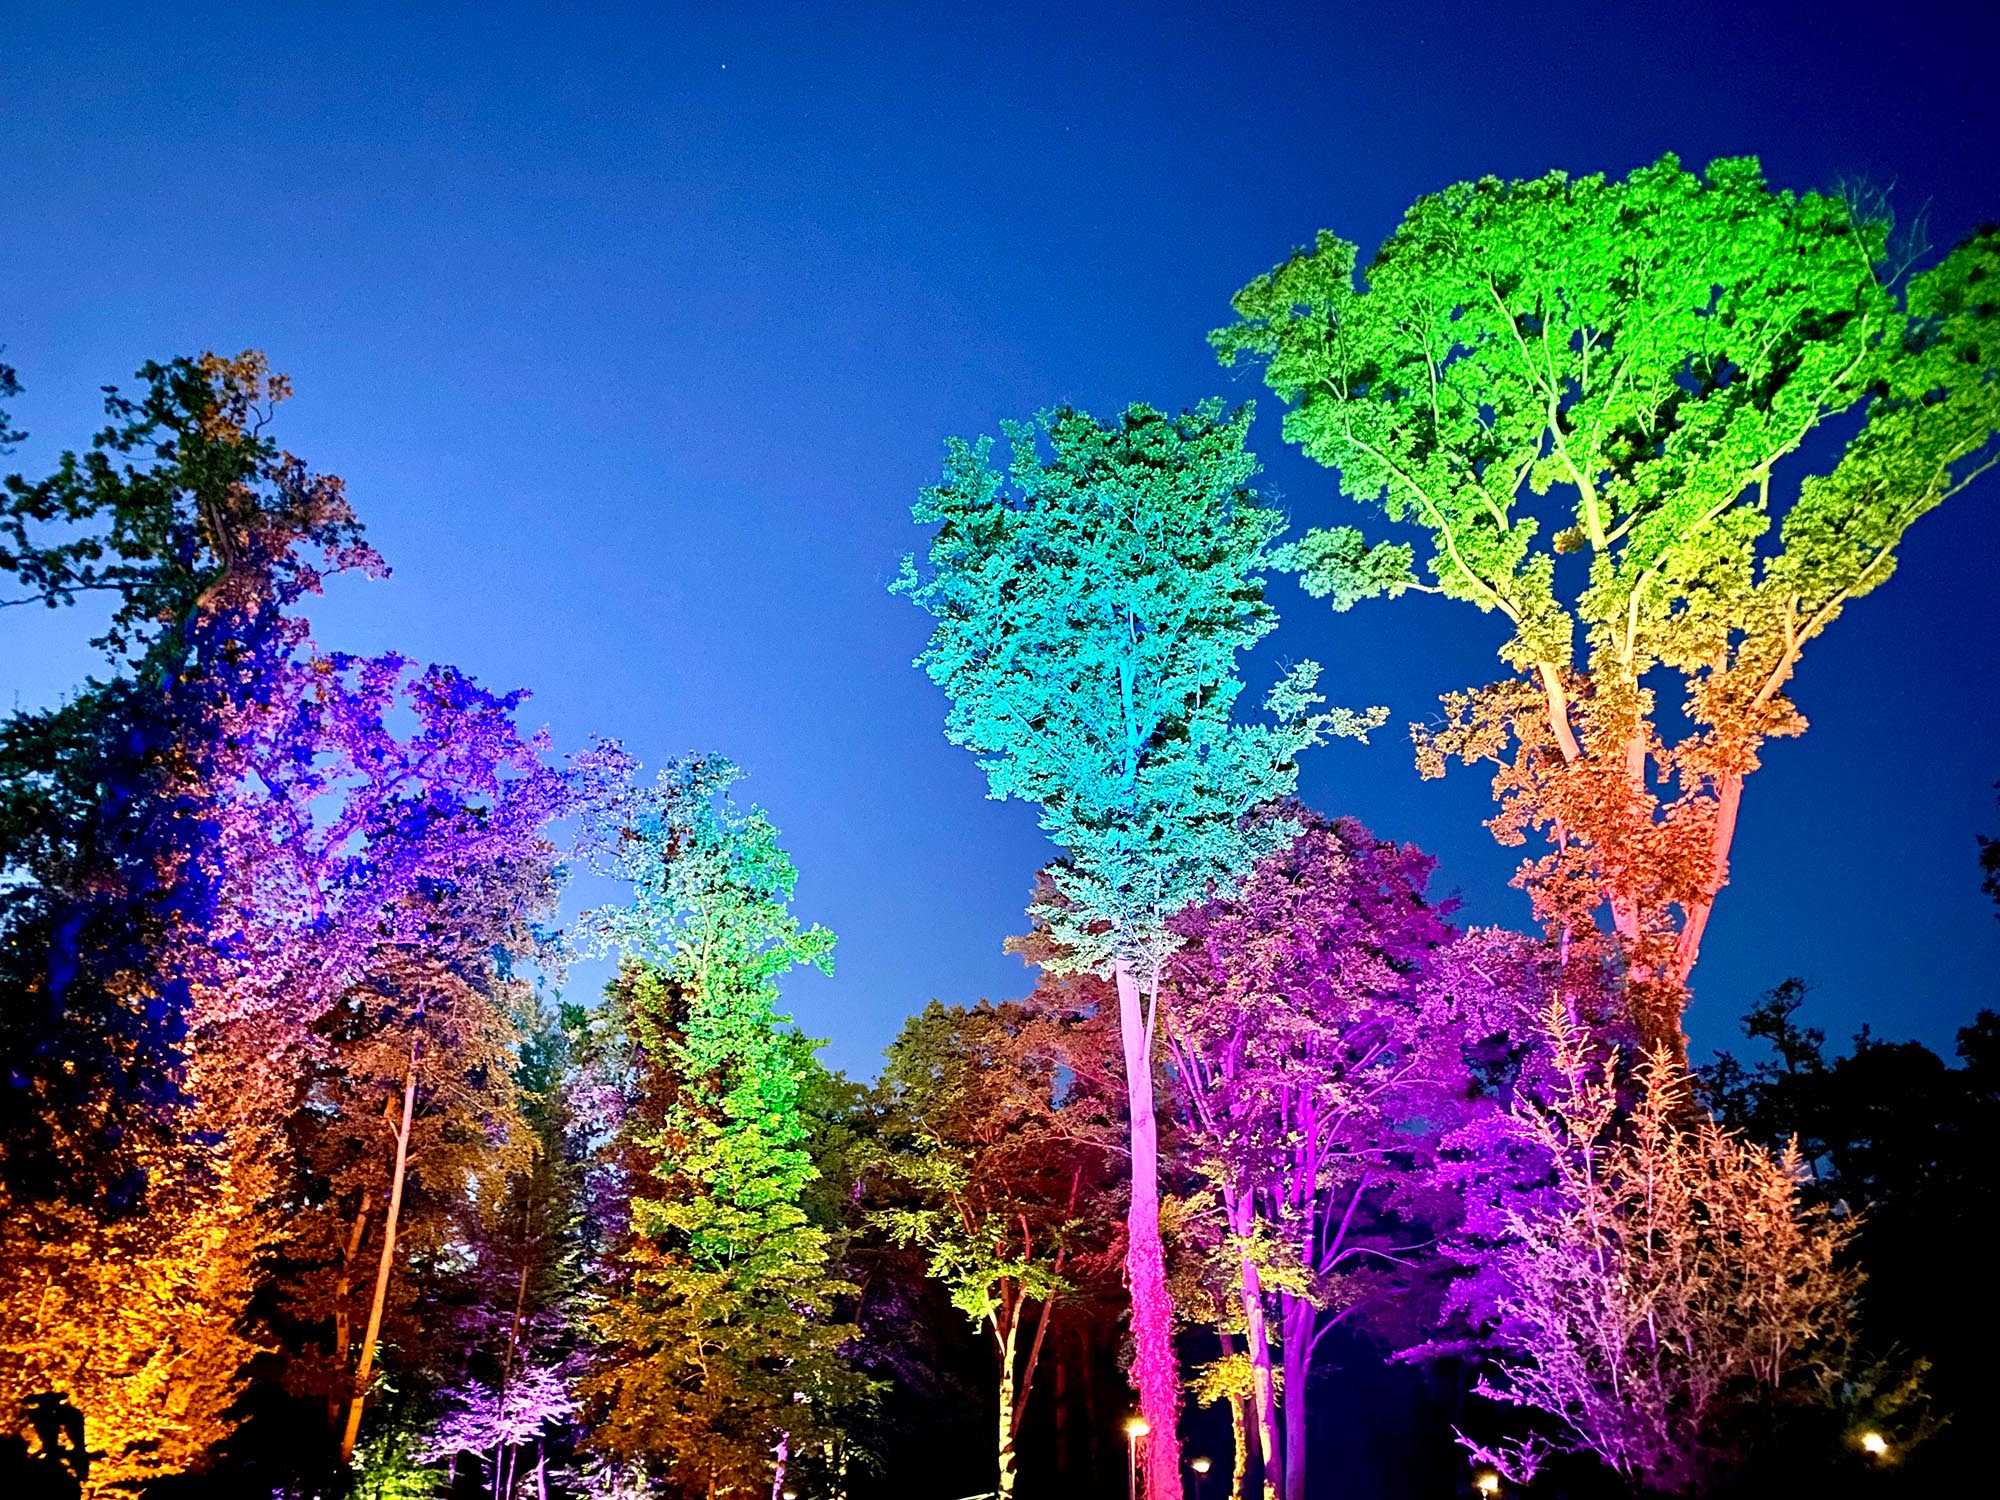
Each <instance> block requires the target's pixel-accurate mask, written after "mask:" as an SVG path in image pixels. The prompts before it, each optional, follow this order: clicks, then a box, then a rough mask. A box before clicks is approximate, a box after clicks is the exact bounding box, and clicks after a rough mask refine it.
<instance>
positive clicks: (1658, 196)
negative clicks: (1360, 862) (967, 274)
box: [1212, 157, 2000, 1058]
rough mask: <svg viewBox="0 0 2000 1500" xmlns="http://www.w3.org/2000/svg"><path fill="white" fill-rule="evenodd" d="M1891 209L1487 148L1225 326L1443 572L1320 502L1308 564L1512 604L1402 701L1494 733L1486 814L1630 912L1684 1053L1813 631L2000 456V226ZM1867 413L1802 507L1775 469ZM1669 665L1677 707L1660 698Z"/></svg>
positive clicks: (1554, 914)
mask: <svg viewBox="0 0 2000 1500" xmlns="http://www.w3.org/2000/svg"><path fill="white" fill-rule="evenodd" d="M1888 238H1889V228H1888V225H1887V224H1886V223H1885V222H1884V221H1883V219H1882V218H1881V217H1880V216H1879V215H1875V214H1870V213H1868V212H1865V211H1863V210H1862V209H1861V208H1859V207H1857V205H1856V204H1855V203H1853V202H1850V201H1849V200H1846V199H1843V198H1839V197H1830V196H1826V195H1821V194H1815V193H1807V194H1803V195H1798V196H1794V195H1792V194H1789V193H1773V192H1771V191H1770V190H1769V189H1768V188H1766V186H1765V185H1764V182H1763V179H1762V176H1761V174H1760V171H1759V168H1758V166H1757V163H1756V162H1755V161H1753V160H1750V159H1747V158H1746V159H1735V160H1724V161H1718V162H1715V163H1713V164H1712V165H1711V166H1710V167H1709V168H1708V169H1707V171H1706V173H1704V174H1702V175H1699V176H1697V175H1695V174H1692V173H1689V172H1685V171H1683V170H1682V169H1681V168H1680V166H1679V164H1678V163H1677V162H1676V161H1675V159H1674V158H1672V157H1665V158H1663V159H1662V160H1661V161H1659V162H1658V163H1656V164H1655V165H1653V166H1651V167H1647V168H1645V169H1643V170H1641V171H1638V172H1635V173H1633V174H1632V176H1631V177H1630V178H1629V179H1627V180H1625V181H1623V182H1610V181H1607V180H1606V179H1604V178H1603V177H1582V178H1574V179H1572V178H1569V177H1566V176H1564V175H1563V174H1561V173H1554V174H1551V175H1549V176H1547V177H1543V178H1539V179H1536V180H1534V181H1529V182H1512V183H1507V182H1500V181H1498V180H1495V179H1492V178H1487V179H1483V180H1481V181H1479V182H1476V183H1463V184H1460V185H1458V186H1456V187H1453V188H1450V189H1447V190H1446V191H1445V192H1443V193H1440V194H1436V195H1434V196H1431V197H1427V198H1424V199H1421V200H1420V201H1419V202H1418V203H1417V204H1416V205H1415V206H1414V207H1412V208H1411V209H1410V211H1409V213H1408V214H1407V215H1406V216H1405V218H1404V220H1403V223H1402V225H1401V227H1400V228H1399V229H1398V230H1397V231H1396V233H1395V234H1394V235H1393V236H1391V238H1390V239H1389V240H1388V242H1387V243H1386V244H1384V246H1383V247H1382V249H1381V250H1380V251H1379V252H1378V253H1377V255H1376V257H1375V259H1374V260H1373V261H1372V262H1371V263H1370V265H1369V266H1368V269H1367V273H1366V279H1365V284H1364V285H1357V284H1356V280H1355V270H1356V252H1355V247H1354V246H1353V245H1351V244H1348V243H1346V242H1344V241H1342V240H1339V239H1337V238H1335V237H1334V236H1332V235H1330V234H1326V233H1322V234H1321V235H1320V236H1319V238H1318V240H1317V242H1316V244H1315V245H1314V247H1313V248H1312V249H1311V250H1309V251H1301V252H1298V253H1296V254H1294V255H1293V256H1292V258H1291V259H1290V260H1288V261H1287V262H1286V263H1285V264H1283V265H1282V266H1280V267H1278V268H1277V269H1276V270H1275V271H1273V272H1271V273H1270V274H1269V275H1266V276H1261V277H1259V278H1258V279H1257V280H1255V281H1253V282H1252V283H1250V285H1248V286H1247V287H1245V288H1244V289H1243V290H1242V291H1241V292H1239V293H1238V294H1237V295H1236V298H1235V301H1234V306H1235V309H1236V312H1237V314H1238V318H1239V321H1238V322H1236V323H1235V324H1233V325H1232V326H1230V327H1227V328H1224V329H1221V330H1218V331H1217V332H1216V333H1215V334H1214V335H1213V336H1212V337H1213V340H1214V343H1215V345H1216V348H1217V350H1218V351H1219V353H1220V354H1221V357H1222V359H1223V360H1224V362H1225V363H1228V362H1232V361H1234V360H1235V359H1236V358H1238V357H1240V356H1244V355H1250V356H1254V357H1257V358H1259V359H1261V360H1263V361H1264V362H1265V380H1266V382H1267V383H1268V384H1269V385H1270V386H1271V387H1272V389H1274V390H1275V391H1277V392H1278V393H1279V394H1280V395H1281V396H1282V397H1283V398H1284V399H1285V400H1286V401H1287V402H1288V403H1289V404H1290V405H1291V407H1292V409H1291V411H1289V412H1288V413H1287V416H1286V419H1285V430H1286V434H1287V436H1288V437H1290V438H1291V439H1292V440H1293V441H1295V442H1297V443H1298V444H1299V445H1300V446H1301V447H1302V448H1303V449H1304V450H1305V452H1306V453H1307V454H1308V455H1309V456H1311V457H1312V458H1314V459H1316V460H1318V461H1319V462H1321V463H1323V464H1326V465H1329V466H1331V467H1334V468H1337V469H1338V470H1339V472H1340V485H1341V488H1342V490H1343V491H1344V492H1345V493H1346V494H1347V495H1348V496H1349V497H1350V498H1351V499H1353V500H1356V501H1358V502H1360V503H1362V504H1363V505H1366V506H1369V507H1371V508H1378V509H1379V510H1380V511H1381V513H1382V514H1383V515H1384V516H1386V517H1387V519H1389V520H1390V521H1393V522H1407V523H1409V524H1411V525H1413V526H1414V527H1415V528H1417V529H1418V530H1419V531H1420V532H1421V533H1423V535H1424V536H1425V537H1426V539H1427V554H1428V555H1427V557H1426V559H1425V562H1426V570H1427V573H1428V577H1429V581H1424V580H1423V579H1420V578H1419V576H1418V574H1417V571H1416V568H1415V547H1414V546H1413V545H1412V544H1410V543H1407V542H1380V543H1375V544H1370V543H1369V542H1368V541H1366V540H1365V539H1364V537H1363V535H1362V533H1361V532H1360V531H1358V530H1356V529H1354V528H1352V527H1334V528H1330V529H1325V530H1319V531H1314V532H1312V533H1310V534H1309V535H1308V536H1307V537H1306V538H1305V539H1304V540H1303V541H1302V542H1300V543H1299V544H1297V545H1296V546H1295V547H1293V548H1292V549H1290V550H1289V551H1288V553H1287V554H1286V555H1285V561H1287V562H1288V563H1289V564H1290V565H1291V566H1293V567H1295V568H1297V569H1298V570H1299V571H1300V572H1301V574H1302V576H1303V580H1304V583H1305V586H1306V587H1307V589H1308V590H1310V591H1311V592H1313V593H1316V594H1321V595H1327V596H1330V597H1331V599H1332V602H1333V605H1334V607H1335V608H1336V609H1346V608H1348V607H1350V606H1351V605H1352V604H1354V603H1355V602H1357V601H1358V600H1361V599H1365V598H1369V597H1373V596H1377V595H1385V594H1386V595H1388V596H1390V597H1394V596H1396V595H1398V594H1401V593H1404V592H1407V591H1410V590H1417V591H1423V592H1432V593H1440V594H1444V595H1446V596H1447V597H1450V598H1454V599H1460V600H1464V601H1466V602H1468V603H1471V604H1474V605H1476V606H1477V607H1478V608H1479V609H1481V610H1483V611H1488V612H1494V613H1497V614H1499V615H1500V616H1501V617H1502V618H1503V619H1504V620H1505V621H1506V622H1507V624H1508V626H1509V628H1510V631H1511V634H1510V636H1509V638H1508V640H1507V643H1506V644H1505V645H1504V646H1503V647H1502V649H1501V658H1502V660H1503V661H1504V662H1505V663H1506V665H1507V667H1508V669H1509V675H1508V676H1506V677H1504V678H1503V679H1501V680H1500V681H1498V682H1495V683H1493V684H1490V685H1488V686H1485V687H1479V688H1473V689H1470V690H1467V691H1465V692H1460V693H1453V694H1450V695H1448V696H1447V697H1446V699H1445V714H1444V719H1443V722H1442V723H1441V724H1436V725H1432V726H1428V727H1424V726H1419V727H1416V728H1414V729H1413V731H1412V732H1413V734H1414V736H1415V739H1416V742H1417V759H1418V765H1419V768H1420V769H1421V770H1422V771H1423V773H1424V774H1425V775H1426V776H1433V775H1438V774H1441V773H1442V771H1443V769H1444V767H1445V765H1446V763H1447V761H1449V760H1452V759H1457V760H1461V761H1464V762H1466V763H1468V764H1469V763H1471V762H1474V761H1491V762H1492V763H1493V764H1494V766H1495V767H1496V769H1495V774H1494V791H1495V795H1496V797H1497V799H1498V801H1499V804H1500V805H1499V811H1498V813H1497V815H1496V816H1495V817H1494V819H1493V820H1492V827H1493V829H1494V831H1495V833H1496V834H1497V835H1498V836H1499V837H1500V838H1501V840H1502V841H1503V842H1506V843H1520V842H1522V841H1523V840H1524V839H1525V838H1526V837H1527V836H1528V835H1529V834H1531V833H1539V834H1541V835H1543V836H1545V837H1546V839H1547V840H1548V843H1549V846H1550V851H1549V852H1548V853H1547V854H1545V855H1544V856H1543V857H1541V858H1540V859H1536V860H1531V861H1529V862H1528V863H1526V864H1524V866H1523V867H1522V872H1521V876H1520V880H1521V883H1522V884H1523V885H1524V886H1525V887H1526V888H1527V889H1528V890H1529V892H1530V893H1531V894H1532V896H1533V898H1534V901H1535V906H1536V911H1537V915H1538V917H1539V918H1540V919H1541V920H1543V921H1545V922H1547V923H1548V924H1549V925H1550V926H1551V927H1552V928H1559V929H1562V930H1564V931H1567V932H1571V933H1573V934H1575V935H1577V936H1581V935H1583V934H1584V933H1585V932H1586V931H1587V930H1588V929H1589V928H1590V926H1591V922H1592V917H1593V913H1594V912H1595V911H1596V910H1597V909H1599V908H1601V909H1603V910H1606V911H1608V913H1609V915H1610V918H1611V921H1612V924H1613V926H1614V928H1615V932H1616V940H1617V945H1618V949H1619V952H1620V956H1621V958H1622V962H1623V964H1624V967H1625V971H1626V973H1627V975H1628V980H1629V986H1628V988H1629V998H1630V1002H1631V1005H1632V1008H1633V1011H1634V1015H1635V1019H1636V1021H1637V1024H1638V1027H1639V1032H1640V1037H1641V1040H1642V1042H1643V1044H1644V1045H1645V1047H1646V1048H1647V1049H1648V1050H1651V1049H1653V1048H1656V1047H1658V1046H1661V1045H1665V1046H1667V1047H1668V1048H1669V1050H1670V1051H1671V1052H1672V1053H1673V1055H1674V1056H1675V1057H1676V1058H1684V1057H1685V1042H1684V1039H1683V1037H1682V1033H1681V1026H1680V1023H1681V1013H1682V1010H1683V1008H1684V1005H1685V1002H1686V996H1687V987H1688V982H1689V975H1690V973H1691V971H1692V970H1693V968H1694V964H1695V960H1696V957H1697V955H1698V953H1699V951H1700V947H1701V941H1702V936H1703V933H1704V931H1705V930H1706V927H1707V924H1708V920H1709V915H1710V912H1711V910H1712V908H1713V906H1714V903H1715V900H1716V897H1717V894H1718V893H1719V892H1720V890H1721V889H1722V886H1723V884H1724V883H1725V882H1726V880H1727V878H1728V858H1729V850H1730V845H1731V842H1732V841H1733V839H1734V836H1735V831H1736V824H1737V816H1738V811H1739V808H1740V805H1741V798H1742V792H1743V783H1744V780H1745V778H1746V777H1747V776H1749V774H1750V773H1751V772H1752V771H1754V770H1756V769H1757V766H1758V764H1759V757H1760V754H1761V752H1762V748H1763V746H1764V743H1765V741H1767V740H1769V739H1772V738H1777V737H1784V736H1788V735H1796V734H1798V733H1800V732H1802V731H1803V729H1804V728H1805V720H1804V718H1803V717H1802V715H1801V714H1800V713H1799V711H1798V710H1797V709H1796V708H1795V707H1794V706H1793V704H1792V702H1791V700H1790V697H1789V696H1788V692H1787V689H1788V687H1789V684H1790V682H1791V679H1792V675H1793V672H1794V670H1795V668H1796V667H1797V665H1798V662H1799V660H1800V656H1801V653H1803V651H1804V650H1805V649H1806V647H1807V646H1808V645H1809V644H1810V643H1811V642H1812V641H1813V640H1815V639H1816V638H1817V637H1818V636H1819V635H1820V634H1821V633H1822V632H1824V631H1825V630H1826V629H1827V628H1828V627H1829V626H1830V625H1831V624H1832V623H1833V621H1834V620H1835V619H1836V618H1837V617H1838V616H1839V615H1840V614H1841V613H1842V611H1843V610H1844V609H1845V608H1846V606H1847V605H1848V604H1849V603H1850V602H1852V601H1853V600H1855V599H1858V598H1860V597H1861V596H1862V595H1864V594H1866V593H1868V592H1869V591H1870V590H1872V589H1874V588H1875V587H1877V586H1878V585H1879V584H1881V583H1882V582H1883V581H1884V580H1885V579H1886V578H1887V577H1888V576H1889V574H1890V572H1891V571H1892V570H1893V568H1894V567H1895V560H1896V547H1897V545H1898V543H1899V542H1900V541H1901V539H1902V537H1903V534H1904V532H1905V531H1906V530H1907V529H1908V528H1909V526H1910V525H1911V524H1913V523H1914V522H1915V521H1916V520H1917V519H1918V518H1919V517H1921V516H1923V515H1925V514H1926V513H1928V512H1929V511H1931V510H1933V509H1935V508H1936V507H1937V506H1938V505H1940V504H1942V503H1943V502H1944V501H1945V500H1947V499H1949V498H1951V497H1952V496H1953V495H1956V494H1958V493H1960V492H1961V491H1963V490H1964V489H1965V488H1966V486H1968V485H1969V484H1971V483H1972V482H1973V481H1974V480H1975V479H1977V478H1978V476H1979V475H1981V474H1983V473H1984V472H1985V471H1986V470H1988V469H1989V468H1991V467H1992V466H1993V464H1994V463H1995V462H1996V461H2000V453H1996V449H1995V446H1994V443H1993V436H1994V433H1995V431H1996V429H2000V380H1996V379H1995V378H1994V377H1995V370H1996V368H2000V317H1996V316H1995V307H1996V304H1995V302H1994V300H1993V298H1992V295H1991V291H1990V287H1991V285H1992V278H1993V277H1994V275H1995V274H1996V272H2000V231H1995V230H1993V229H1987V230H1983V231H1981V232H1980V233H1979V234H1977V235H1975V236H1974V237H1973V238H1972V239H1971V240H1969V241H1967V242H1966V243H1965V244H1963V245H1961V246H1960V247H1959V248H1958V249H1957V250H1955V251H1953V252H1952V254H1951V255H1949V256H1948V257H1946V258H1945V259H1944V261H1943V262H1942V263H1941V264H1939V265H1937V266H1935V267H1934V268H1932V269H1930V270H1928V271H1925V272H1924V273H1922V274H1921V275H1918V276H1916V277H1914V278H1913V279H1911V280H1910V281H1909V282H1908V283H1907V284H1906V285H1901V284H1899V282H1898V275H1897V273H1898V271H1899V270H1900V268H1898V267H1894V266H1891V265H1888V264H1886V256H1887V248H1886V247H1887V244H1888ZM1849 412H1854V413H1856V414H1858V415H1859V416H1860V418H1861V419H1862V420H1861V425H1860V430H1859V432H1858V433H1857V434H1856V435H1855V436H1854V437H1853V438H1852V439H1851V440H1849V441H1848V442H1847V444H1846V445H1845V447H1844V448H1843V449H1841V450H1840V453H1839V457H1838V460H1837V462H1835V463H1834V464H1833V466H1832V467H1831V468H1830V469H1823V470H1821V471H1819V472H1816V473H1812V474H1810V475H1809V476H1808V477H1806V478H1805V479H1804V480H1803V482H1802V483H1801V484H1800V485H1799V486H1798V489H1797V493H1796V497H1795V498H1794V499H1792V500H1791V502H1790V503H1789V505H1785V504H1784V503H1783V502H1782V499H1781V495H1782V490H1783V486H1782V485H1780V484H1779V483H1778V477H1777V471H1778V469H1779V468H1780V466H1781V465H1786V466H1788V467H1791V468H1798V467H1801V466H1803V465H1804V464H1805V463H1806V462H1807V457H1806V455H1807V453H1808V452H1810V451H1811V447H1812V444H1813V443H1814V442H1815V441H1819V440H1818V439H1816V436H1815V435H1816V434H1817V433H1819V432H1820V431H1821V430H1822V429H1824V428H1826V427H1827V426H1828V424H1830V423H1832V422H1834V421H1835V420H1836V419H1838V418H1840V417H1841V416H1842V414H1843V413H1849ZM1788 461H1789V463H1788ZM1558 490H1560V491H1562V492H1563V493H1564V494H1565V495H1566V496H1567V498H1566V499H1565V500H1564V502H1563V504H1562V507H1561V516H1560V520H1552V519H1551V518H1552V517H1553V516H1554V515H1555V512H1556V509H1557V507H1556V505H1555V503H1554V502H1553V501H1550V500H1547V499H1545V498H1544V497H1548V496H1549V495H1550V494H1551V492H1552V491H1558ZM1545 522H1548V523H1549V525H1550V526H1552V527H1553V529H1551V530H1548V531H1544V530H1543V526H1544V523H1545ZM1774 528H1775V533H1774ZM1571 554H1575V555H1577V556H1578V557H1579V563H1577V564H1568V565H1565V564H1564V563H1563V561H1562V560H1563V559H1564V557H1565V556H1567V555H1571ZM1579 632H1581V635H1582V646H1583V656H1582V660H1581V661H1580V662H1579V661H1578V659H1577V657H1576V648H1577V640H1578V634H1579ZM1669 681H1674V682H1677V683H1678V688H1679V693H1680V702H1679V704H1678V705H1677V706H1678V708H1679V710H1680V716H1681V717H1682V718H1684V720H1685V723H1686V725H1687V728H1686V731H1685V732H1680V731H1678V730H1677V729H1676V728H1675V727H1674V725H1675V717H1674V716H1673V715H1671V714H1668V715H1662V714H1661V713H1659V712H1657V711H1656V710H1657V706H1658V705H1657V699H1658V696H1659V694H1661V693H1662V692H1663V691H1666V688H1667V684H1668V682H1669Z"/></svg>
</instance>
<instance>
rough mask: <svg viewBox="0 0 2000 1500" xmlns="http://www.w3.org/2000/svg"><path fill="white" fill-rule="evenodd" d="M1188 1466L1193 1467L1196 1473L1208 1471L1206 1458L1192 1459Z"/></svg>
mask: <svg viewBox="0 0 2000 1500" xmlns="http://www.w3.org/2000/svg"><path fill="white" fill-rule="evenodd" d="M1188 1467H1189V1468H1190V1469H1193V1470H1194V1471H1195V1473H1197V1474H1206V1473H1207V1472H1208V1460H1207V1459H1205V1458H1197V1459H1195V1460H1193V1461H1192V1462H1191V1463H1189V1464H1188Z"/></svg>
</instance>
